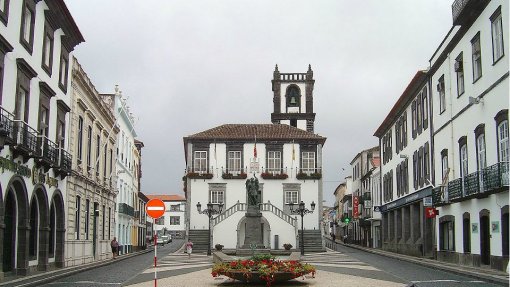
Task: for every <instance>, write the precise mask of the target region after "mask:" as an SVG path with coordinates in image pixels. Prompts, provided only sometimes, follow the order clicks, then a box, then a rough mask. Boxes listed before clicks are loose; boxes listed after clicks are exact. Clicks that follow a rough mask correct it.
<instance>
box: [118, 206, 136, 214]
mask: <svg viewBox="0 0 510 287" xmlns="http://www.w3.org/2000/svg"><path fill="white" fill-rule="evenodd" d="M119 213H122V214H125V215H129V216H133V217H134V216H135V209H134V208H133V207H132V206H130V205H128V204H127V203H119Z"/></svg>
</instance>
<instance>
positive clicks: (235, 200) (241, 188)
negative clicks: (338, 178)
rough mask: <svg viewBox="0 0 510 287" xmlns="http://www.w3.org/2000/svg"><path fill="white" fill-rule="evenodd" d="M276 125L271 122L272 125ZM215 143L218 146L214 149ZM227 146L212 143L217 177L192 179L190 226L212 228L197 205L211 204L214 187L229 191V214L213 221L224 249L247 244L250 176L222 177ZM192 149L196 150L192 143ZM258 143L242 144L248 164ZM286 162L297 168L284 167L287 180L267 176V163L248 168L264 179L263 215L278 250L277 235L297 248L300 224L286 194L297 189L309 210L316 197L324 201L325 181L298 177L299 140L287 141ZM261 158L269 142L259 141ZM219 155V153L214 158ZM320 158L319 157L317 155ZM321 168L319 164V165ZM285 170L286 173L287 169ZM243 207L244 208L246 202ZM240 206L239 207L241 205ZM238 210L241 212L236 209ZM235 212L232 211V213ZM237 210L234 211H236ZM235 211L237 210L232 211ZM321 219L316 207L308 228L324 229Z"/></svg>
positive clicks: (215, 237) (262, 159)
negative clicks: (244, 177) (293, 155)
mask: <svg viewBox="0 0 510 287" xmlns="http://www.w3.org/2000/svg"><path fill="white" fill-rule="evenodd" d="M269 126H271V125H269ZM293 145H294V151H295V159H294V160H292V149H293V148H292V146H293ZM215 146H216V148H215ZM226 148H227V145H226V144H223V143H216V144H214V143H212V144H209V145H208V149H207V151H208V154H209V155H213V156H211V157H209V158H210V160H211V161H212V162H210V164H211V169H210V170H211V171H212V176H213V178H212V179H207V180H200V179H188V181H187V182H188V192H189V190H191V192H189V195H188V198H189V199H190V223H189V224H190V229H207V228H208V218H207V216H205V215H202V214H199V213H198V211H197V208H196V205H197V203H198V202H200V203H201V204H202V207H203V208H205V206H206V204H207V203H208V202H210V200H211V192H212V191H216V190H218V191H220V192H224V197H223V200H224V201H223V202H224V206H225V208H224V209H225V210H226V211H225V212H224V213H223V214H222V215H223V217H225V218H224V219H223V218H222V216H220V218H221V219H222V220H221V221H220V222H218V221H213V223H215V224H213V225H214V229H213V246H214V245H215V244H217V243H219V244H222V245H224V246H225V248H237V247H239V246H242V245H243V243H244V226H243V225H242V224H241V223H242V220H243V218H244V215H245V213H246V210H245V209H243V208H245V205H246V186H245V181H246V180H245V179H223V178H222V167H223V166H225V163H226ZM321 149H322V145H321V144H318V145H317V146H316V149H315V151H314V152H315V153H316V154H320V153H321ZM188 150H193V146H192V144H191V143H190V144H189V145H188ZM253 150H254V143H245V144H243V146H242V154H243V160H244V163H249V162H251V161H253V160H254V158H253ZM282 150H283V158H282V160H283V166H284V167H292V166H294V168H293V169H292V168H287V169H285V168H284V173H285V174H287V175H288V178H287V179H282V180H280V179H264V178H262V171H263V170H264V169H265V165H262V164H261V166H260V168H259V169H258V171H255V170H250V169H249V170H248V174H249V176H248V177H252V176H253V175H254V174H255V176H256V177H257V178H258V180H259V185H260V190H261V202H263V203H265V204H266V206H265V207H264V208H267V209H268V210H262V216H263V218H265V220H266V221H267V224H266V227H267V229H266V230H265V232H266V234H265V237H264V238H265V239H264V240H265V242H264V244H265V246H266V247H270V248H272V249H274V248H275V247H276V246H275V245H274V238H275V237H274V235H278V237H279V244H278V245H279V246H278V248H280V249H281V248H283V244H284V243H291V244H292V245H293V246H297V241H296V240H297V238H296V236H297V234H298V233H297V231H298V229H299V228H300V222H299V221H298V220H297V219H298V217H297V216H295V215H290V211H289V208H288V206H286V205H285V204H284V200H285V192H286V191H289V192H295V193H296V194H297V197H296V199H297V201H295V202H296V203H299V202H300V201H303V202H305V203H307V208H310V205H309V204H310V203H311V202H312V201H313V202H315V203H317V206H319V204H318V203H319V202H321V201H322V198H321V197H322V196H321V195H320V189H321V187H322V186H321V181H322V180H321V179H318V180H299V179H297V178H296V172H297V168H298V165H299V162H300V159H301V157H300V155H299V145H298V144H296V143H294V144H293V143H289V142H287V143H283V144H282ZM257 154H258V157H257V160H258V162H259V163H265V162H266V156H267V151H266V145H265V144H264V143H257ZM214 155H216V156H215V157H214ZM192 162H193V161H192V160H190V161H188V165H189V166H188V167H189V169H190V170H191V169H192V168H193V166H192ZM318 162H320V159H318ZM317 168H318V169H320V166H318V167H317ZM285 170H286V171H287V172H285ZM243 204H244V206H241V205H243ZM237 206H239V207H237ZM236 209H239V210H238V211H235V210H236ZM227 210H230V211H227ZM232 212H233V213H232ZM231 213H232V214H231ZM320 220H321V213H320V212H318V211H315V212H314V213H312V214H310V215H306V216H305V217H304V228H305V229H306V230H320V227H319V222H320Z"/></svg>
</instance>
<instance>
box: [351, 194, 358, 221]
mask: <svg viewBox="0 0 510 287" xmlns="http://www.w3.org/2000/svg"><path fill="white" fill-rule="evenodd" d="M358 208H359V197H358V196H354V197H353V198H352V217H354V218H358V217H359V209H358Z"/></svg>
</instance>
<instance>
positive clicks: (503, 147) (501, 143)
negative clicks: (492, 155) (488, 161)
mask: <svg viewBox="0 0 510 287" xmlns="http://www.w3.org/2000/svg"><path fill="white" fill-rule="evenodd" d="M494 120H496V126H497V138H498V161H499V162H508V161H509V160H510V155H509V146H510V145H509V139H508V110H507V109H504V110H501V111H500V112H499V113H497V115H496V116H495V117H494Z"/></svg>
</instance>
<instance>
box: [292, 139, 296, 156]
mask: <svg viewBox="0 0 510 287" xmlns="http://www.w3.org/2000/svg"><path fill="white" fill-rule="evenodd" d="M294 160H296V151H295V150H294V141H292V161H294Z"/></svg>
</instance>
